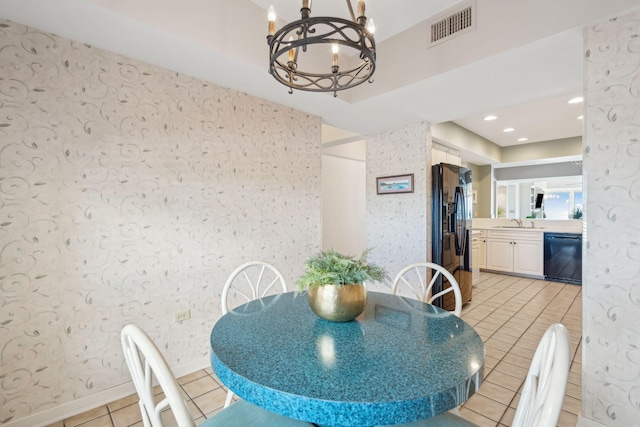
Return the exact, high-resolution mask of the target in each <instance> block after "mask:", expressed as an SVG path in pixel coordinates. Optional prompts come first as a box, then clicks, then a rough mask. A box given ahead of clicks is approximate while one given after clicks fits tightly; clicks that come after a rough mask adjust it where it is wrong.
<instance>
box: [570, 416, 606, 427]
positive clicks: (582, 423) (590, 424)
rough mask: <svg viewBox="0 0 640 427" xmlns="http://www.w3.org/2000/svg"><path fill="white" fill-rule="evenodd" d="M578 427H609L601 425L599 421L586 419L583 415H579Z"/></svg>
mask: <svg viewBox="0 0 640 427" xmlns="http://www.w3.org/2000/svg"><path fill="white" fill-rule="evenodd" d="M577 427H607V426H606V425H604V424H600V423H599V422H597V421H593V420H590V419H588V418H585V417H583V416H582V415H578V424H577Z"/></svg>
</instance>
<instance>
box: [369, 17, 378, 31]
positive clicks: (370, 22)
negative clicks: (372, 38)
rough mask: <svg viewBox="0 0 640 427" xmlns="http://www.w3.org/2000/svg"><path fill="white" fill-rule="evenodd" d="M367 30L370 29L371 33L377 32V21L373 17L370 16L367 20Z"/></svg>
mask: <svg viewBox="0 0 640 427" xmlns="http://www.w3.org/2000/svg"><path fill="white" fill-rule="evenodd" d="M367 31H369V33H371V34H373V33H375V32H376V23H375V22H373V18H369V20H368V21H367Z"/></svg>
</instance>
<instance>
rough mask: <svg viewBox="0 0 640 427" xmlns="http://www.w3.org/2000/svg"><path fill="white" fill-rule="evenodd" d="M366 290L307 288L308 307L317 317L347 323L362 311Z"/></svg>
mask: <svg viewBox="0 0 640 427" xmlns="http://www.w3.org/2000/svg"><path fill="white" fill-rule="evenodd" d="M366 305H367V288H366V287H365V286H364V285H362V284H355V285H320V286H314V287H312V288H309V306H310V307H311V310H313V312H314V313H315V314H317V315H318V316H320V317H322V318H323V319H326V320H331V321H333V322H348V321H349V320H353V319H355V318H356V317H358V316H359V315H360V313H362V312H363V311H364V307H365V306H366Z"/></svg>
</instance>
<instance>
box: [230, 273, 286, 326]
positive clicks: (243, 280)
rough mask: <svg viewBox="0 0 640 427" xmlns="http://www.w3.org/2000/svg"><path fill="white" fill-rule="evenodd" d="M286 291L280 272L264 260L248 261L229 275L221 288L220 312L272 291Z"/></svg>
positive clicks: (269, 293)
mask: <svg viewBox="0 0 640 427" xmlns="http://www.w3.org/2000/svg"><path fill="white" fill-rule="evenodd" d="M280 292H287V283H286V282H285V280H284V277H283V276H282V273H280V271H279V270H278V269H277V268H276V267H275V266H273V265H271V264H269V263H267V262H264V261H249V262H247V263H244V264H242V265H241V266H239V267H238V268H236V269H235V270H233V272H232V273H231V274H230V275H229V278H228V279H227V282H226V283H225V284H224V288H222V314H227V312H228V311H229V310H230V309H231V308H233V307H235V306H238V305H240V304H244V303H247V302H249V301H253V300H255V299H258V298H262V297H265V296H267V295H271V294H274V293H280Z"/></svg>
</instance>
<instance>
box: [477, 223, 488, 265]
mask: <svg viewBox="0 0 640 427" xmlns="http://www.w3.org/2000/svg"><path fill="white" fill-rule="evenodd" d="M477 236H478V268H487V231H486V230H479V232H478V234H477Z"/></svg>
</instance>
